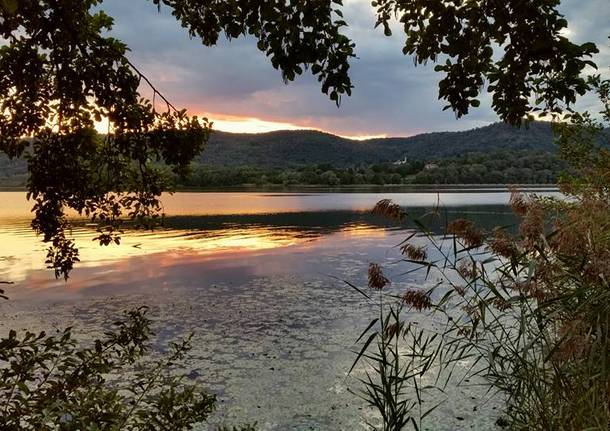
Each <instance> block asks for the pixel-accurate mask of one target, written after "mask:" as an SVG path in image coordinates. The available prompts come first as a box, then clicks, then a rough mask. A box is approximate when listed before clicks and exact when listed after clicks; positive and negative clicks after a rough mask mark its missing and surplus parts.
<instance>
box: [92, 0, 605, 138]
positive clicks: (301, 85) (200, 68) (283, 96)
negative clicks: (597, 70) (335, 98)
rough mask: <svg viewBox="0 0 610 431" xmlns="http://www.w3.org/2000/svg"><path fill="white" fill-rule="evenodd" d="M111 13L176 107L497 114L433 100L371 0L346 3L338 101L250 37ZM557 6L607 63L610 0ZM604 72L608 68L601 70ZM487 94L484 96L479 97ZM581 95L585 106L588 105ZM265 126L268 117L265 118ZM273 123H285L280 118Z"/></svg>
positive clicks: (134, 8)
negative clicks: (345, 58)
mask: <svg viewBox="0 0 610 431" xmlns="http://www.w3.org/2000/svg"><path fill="white" fill-rule="evenodd" d="M102 7H103V9H104V10H106V11H107V12H108V13H109V14H110V15H111V16H113V17H114V18H115V29H114V30H113V34H114V35H116V36H117V37H118V38H120V39H121V40H123V41H125V42H126V43H127V44H128V45H129V46H130V48H131V49H132V52H131V53H130V57H131V59H132V60H133V61H134V63H136V64H137V65H138V66H139V67H140V68H141V69H142V71H143V72H144V73H146V74H147V75H148V76H149V77H150V78H151V79H152V80H153V81H154V82H155V84H156V85H157V86H158V88H159V89H160V90H161V91H162V92H163V93H164V94H165V95H166V96H168V97H169V98H170V99H171V100H172V101H173V102H175V104H176V105H179V106H184V107H187V108H189V109H190V110H191V111H193V112H195V113H209V114H210V115H211V116H212V119H213V115H214V114H216V115H218V116H219V117H222V118H226V117H227V116H231V117H247V118H257V119H259V120H261V121H263V122H264V121H267V122H271V123H273V122H278V123H285V124H290V125H296V126H302V127H315V128H320V129H323V130H327V131H331V132H334V133H338V134H342V135H393V136H397V135H410V134H414V133H420V132H426V131H437V130H464V129H469V128H472V127H477V126H482V125H485V124H489V123H491V122H494V121H496V120H497V117H496V116H495V114H494V113H493V112H492V111H491V109H490V107H489V103H487V104H486V103H483V104H482V107H481V108H480V109H478V110H474V111H473V112H472V113H471V114H470V115H468V116H467V117H465V118H463V119H460V120H456V119H455V116H454V115H453V113H452V112H451V111H442V108H443V106H444V103H443V102H442V101H438V100H437V94H438V90H437V84H438V79H439V78H440V75H438V74H436V73H435V72H434V71H433V70H432V68H433V67H432V65H428V66H418V67H415V66H414V65H413V61H412V60H411V59H410V58H408V57H405V56H404V55H403V54H402V51H401V50H402V45H403V43H404V35H402V34H401V31H400V29H398V31H396V32H395V36H392V37H389V38H388V37H385V36H384V35H383V34H382V32H381V31H379V29H377V30H375V29H374V28H373V27H374V22H375V16H374V11H373V10H372V8H371V6H370V1H369V0H347V1H346V2H345V9H344V13H345V16H346V20H347V21H348V23H349V24H350V27H349V29H348V33H349V36H350V37H351V38H352V39H353V40H354V41H355V42H356V50H357V55H358V58H357V59H354V61H353V62H352V69H351V77H352V80H353V82H354V85H355V87H356V88H355V89H354V94H353V96H352V97H351V98H344V99H343V103H342V105H341V108H339V109H338V108H337V107H336V106H335V105H334V104H333V103H332V102H331V101H330V100H329V99H328V97H327V96H325V95H323V94H322V93H321V92H320V87H319V83H318V82H317V81H316V80H315V79H314V78H313V77H311V76H310V75H308V74H307V72H306V74H305V75H304V76H302V77H300V78H298V79H297V80H296V81H295V82H292V83H290V84H288V85H285V84H284V83H283V82H282V80H281V77H280V74H279V72H278V71H277V70H275V69H273V67H272V66H271V65H270V62H269V61H268V60H267V59H266V58H265V56H264V54H263V53H261V52H260V51H259V50H258V49H257V48H256V45H255V42H254V41H253V40H252V39H250V38H240V39H237V40H232V41H227V40H220V41H219V43H218V45H217V46H215V47H212V48H207V47H204V46H202V44H201V42H200V41H198V40H193V39H190V38H189V37H188V33H187V31H186V30H185V29H184V28H182V27H181V26H180V25H179V23H178V22H177V21H176V20H175V19H174V18H173V17H172V16H171V15H170V13H169V10H168V9H167V8H162V9H161V12H160V13H159V12H157V9H156V7H155V6H154V5H152V3H151V2H149V1H144V0H139V1H136V0H131V1H125V0H106V1H105V2H104V3H103V5H102ZM561 10H562V11H563V13H565V15H566V16H567V18H568V21H569V22H570V31H571V33H572V34H571V35H570V37H573V38H574V39H575V40H576V41H579V42H585V41H589V40H591V41H594V42H596V43H598V44H599V45H601V46H600V47H601V48H602V53H601V54H600V55H599V56H598V58H596V60H597V61H598V63H599V64H604V65H609V64H610V49H608V48H607V45H608V43H607V42H608V40H607V39H606V38H607V36H608V35H610V19H609V18H610V12H609V11H608V8H607V0H587V1H583V0H566V1H564V2H563V3H562V6H561ZM605 71H606V69H604V73H605ZM485 100H488V98H487V97H486V98H484V102H485ZM592 103H593V101H592V99H586V100H585V101H584V102H583V104H584V105H586V106H588V105H590V104H592ZM266 124H267V125H269V123H266ZM278 127H281V125H279V126H278Z"/></svg>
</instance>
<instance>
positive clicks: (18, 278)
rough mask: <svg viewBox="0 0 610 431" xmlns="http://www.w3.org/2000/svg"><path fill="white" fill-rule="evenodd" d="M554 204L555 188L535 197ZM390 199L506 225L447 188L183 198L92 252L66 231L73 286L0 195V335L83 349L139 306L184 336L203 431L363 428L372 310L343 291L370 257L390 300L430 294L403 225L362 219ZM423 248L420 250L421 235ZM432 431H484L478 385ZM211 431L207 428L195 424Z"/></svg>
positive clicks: (358, 278) (87, 237)
mask: <svg viewBox="0 0 610 431" xmlns="http://www.w3.org/2000/svg"><path fill="white" fill-rule="evenodd" d="M543 194H556V193H548V192H546V193H543ZM383 198H391V199H393V200H394V201H396V202H397V203H399V204H401V205H403V206H404V207H405V208H407V210H408V211H410V212H412V213H413V214H415V215H423V214H425V213H426V212H427V211H428V210H429V209H430V208H432V207H438V208H439V214H440V217H439V219H437V220H436V221H435V220H433V219H431V221H430V223H431V227H432V228H433V229H436V230H437V231H438V233H441V231H442V226H443V225H444V222H445V219H452V218H458V217H459V218H470V219H472V220H475V221H477V222H479V223H481V224H483V225H484V226H487V227H493V226H498V225H502V226H506V225H510V224H514V219H513V217H512V215H511V214H510V211H509V209H508V208H507V206H506V204H507V202H508V199H509V193H508V192H507V191H491V190H487V191H481V190H478V191H475V192H473V191H472V190H459V189H456V190H452V191H443V192H442V193H440V194H439V193H434V192H421V193H417V192H409V193H391V192H389V193H290V194H289V193H254V192H252V193H241V192H236V193H177V194H175V195H173V196H165V197H164V198H163V203H164V209H165V213H166V215H167V219H166V223H165V226H164V228H163V229H158V230H155V231H153V232H149V231H138V232H126V233H125V235H124V236H123V242H122V244H121V245H120V246H110V247H100V246H99V245H96V244H95V243H93V242H92V241H91V239H92V238H93V236H94V232H93V231H92V230H91V229H90V228H88V227H87V226H86V224H79V225H78V226H77V227H76V228H75V229H74V231H73V236H74V237H75V238H76V240H77V245H78V246H79V248H80V251H81V262H80V263H79V264H78V265H77V267H76V269H75V270H74V271H73V273H72V274H71V277H70V279H69V280H68V281H67V282H64V281H63V280H55V279H54V277H53V273H52V272H51V271H49V270H46V269H44V256H45V249H46V247H45V245H44V244H41V243H40V241H39V240H38V239H37V238H36V236H35V235H34V234H33V233H32V231H31V229H30V228H29V219H30V217H31V215H30V214H29V208H30V206H31V204H30V203H28V202H27V201H26V200H25V194H24V193H21V192H0V280H6V281H12V282H14V284H13V285H10V286H9V287H8V288H7V289H6V291H7V293H8V295H9V297H10V298H11V299H10V300H9V301H5V302H3V303H1V304H0V330H1V331H2V332H3V333H6V332H7V331H8V328H28V329H42V328H44V329H49V327H55V328H63V327H66V326H71V325H73V326H74V327H75V328H76V329H75V330H76V331H77V333H78V334H79V336H82V337H83V338H85V339H88V338H92V337H93V336H96V335H98V334H100V333H101V332H103V329H104V328H105V327H106V325H107V324H108V322H112V321H114V320H116V317H117V316H118V315H120V313H121V312H122V311H123V310H126V309H129V308H132V307H137V306H139V305H143V304H146V305H148V306H150V307H151V311H150V315H151V317H152V318H153V319H154V321H155V329H156V331H157V333H158V335H159V337H158V346H160V348H161V346H163V345H165V344H167V342H168V341H170V340H172V339H175V338H176V337H179V336H180V335H182V334H184V333H187V332H190V331H194V333H195V338H194V343H193V345H194V349H193V352H192V355H191V358H190V359H189V360H188V362H187V363H186V364H185V366H186V370H187V371H188V372H189V373H190V375H191V377H192V378H193V379H197V380H200V381H201V382H203V384H204V385H205V386H206V387H207V388H208V390H209V391H210V392H213V393H215V394H217V395H218V397H219V409H218V412H217V413H216V414H215V415H214V417H213V419H212V421H211V422H212V423H213V424H221V423H232V424H236V423H241V422H245V421H249V422H255V421H256V422H258V425H259V428H260V429H261V430H286V429H297V430H310V429H315V430H337V429H341V430H342V429H346V430H351V429H365V427H364V418H365V417H367V415H369V412H368V411H367V409H366V408H364V406H363V405H362V403H361V402H360V401H358V400H357V398H355V397H354V395H352V394H350V393H349V392H348V390H349V389H350V388H351V389H354V390H357V388H358V385H357V382H356V381H355V379H354V378H353V377H349V376H347V375H346V373H347V371H348V370H349V367H350V365H351V362H352V361H353V359H354V353H353V349H354V345H353V343H354V341H355V339H356V338H357V336H358V335H359V334H360V332H361V331H362V329H364V326H366V323H367V322H368V321H369V320H370V319H371V316H373V313H374V310H373V309H371V307H370V305H368V304H366V303H364V302H363V301H362V297H361V296H359V295H358V294H357V293H356V292H355V291H354V290H352V289H351V288H349V287H348V286H347V285H346V284H345V283H343V282H342V281H340V280H349V281H351V282H353V283H355V284H359V285H361V286H365V285H366V281H365V277H366V270H367V266H368V263H369V262H378V263H381V264H382V265H384V266H385V267H386V268H387V274H388V275H389V276H390V278H391V279H392V280H393V281H394V283H393V288H394V289H397V290H400V289H404V288H405V287H406V286H409V285H421V284H422V283H424V280H423V279H422V275H419V274H417V273H411V274H409V275H400V274H404V273H405V272H407V271H408V270H409V269H411V267H410V266H409V264H405V263H404V262H403V263H401V264H398V263H397V258H398V257H399V253H398V251H397V248H396V247H395V246H396V245H397V244H398V243H400V241H401V240H402V239H404V238H405V236H406V235H408V234H409V233H410V232H411V230H410V227H409V226H395V225H392V224H390V223H388V222H387V221H385V220H383V219H380V218H378V217H375V216H372V215H371V214H370V209H371V208H372V207H373V206H374V204H375V203H376V202H377V201H379V200H380V199H383ZM416 241H420V242H421V243H422V244H424V243H425V241H424V239H421V238H420V239H417V240H416ZM447 398H448V399H447V402H446V403H444V404H443V405H442V406H441V407H440V408H439V409H438V410H437V411H435V416H434V418H433V419H432V422H431V425H429V428H428V429H435V430H441V429H442V430H458V429H481V430H483V429H492V428H493V426H492V424H493V422H494V421H495V417H494V415H493V414H480V413H479V412H480V411H481V406H483V405H485V406H486V407H487V409H488V410H489V411H492V410H491V409H495V408H496V406H493V407H490V405H491V404H490V403H489V402H488V400H487V399H486V398H485V397H481V396H479V393H478V392H477V389H475V388H470V387H460V388H456V389H455V393H451V394H448V395H447ZM203 429H206V428H203Z"/></svg>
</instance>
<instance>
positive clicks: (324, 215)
mask: <svg viewBox="0 0 610 431" xmlns="http://www.w3.org/2000/svg"><path fill="white" fill-rule="evenodd" d="M432 211H433V209H430V208H417V209H413V210H412V212H411V215H412V216H413V217H418V218H423V219H424V220H425V221H426V224H427V225H428V226H430V227H431V229H432V230H433V232H436V233H439V234H441V233H442V232H443V230H444V226H445V225H446V223H447V221H448V220H451V219H453V218H461V217H467V218H470V219H475V220H476V221H477V222H478V223H481V224H483V225H487V226H489V227H492V226H497V225H510V224H513V223H514V219H513V217H512V215H511V214H510V212H509V211H508V210H507V208H506V207H504V206H468V207H453V208H445V209H443V210H440V211H436V212H434V213H432ZM75 225H76V227H75V228H74V230H73V232H72V235H73V237H74V238H75V239H76V241H77V244H78V246H79V248H80V253H81V262H79V263H78V264H77V266H76V269H75V270H74V271H73V272H72V274H71V278H70V280H68V282H67V283H64V282H63V280H59V281H58V280H55V279H54V278H53V275H52V272H51V271H49V270H45V269H44V268H43V262H44V259H45V245H44V244H42V243H41V242H40V241H39V239H38V238H36V236H35V235H34V234H33V233H32V231H31V229H30V227H29V225H28V223H27V221H26V220H24V219H23V218H22V219H21V220H17V221H12V222H8V221H6V220H5V221H4V223H3V224H2V225H1V226H0V244H5V245H8V247H6V248H3V250H2V253H1V255H2V256H3V257H2V258H1V259H0V279H4V280H11V281H14V282H15V283H17V284H16V285H15V286H14V287H13V288H12V289H10V290H12V291H14V295H13V297H15V295H16V296H17V297H23V296H24V295H26V294H27V295H28V296H29V295H32V294H36V295H37V297H39V298H43V296H41V293H40V291H41V290H44V289H49V288H53V289H51V290H50V292H47V293H48V294H51V295H59V296H66V295H69V294H70V293H74V292H75V291H78V290H83V289H90V288H95V289H97V290H99V289H100V288H101V286H102V285H103V286H104V290H105V291H108V292H113V291H116V290H126V289H135V288H147V289H153V288H154V287H155V286H161V285H163V283H170V284H172V285H191V284H193V283H199V284H200V283H202V282H221V281H233V282H235V283H239V282H243V281H245V280H247V279H248V278H251V277H255V276H263V275H276V274H287V273H293V274H294V273H301V274H307V273H311V272H324V273H326V274H332V273H333V270H334V268H333V266H332V265H330V264H328V260H327V259H324V257H323V256H324V255H325V254H326V255H331V256H332V255H338V254H341V253H360V254H365V255H368V256H369V258H370V259H371V260H372V259H374V258H378V257H380V258H382V259H383V258H384V256H385V255H387V253H389V252H390V251H389V250H391V248H392V246H394V245H396V244H397V243H399V242H400V240H401V236H405V235H406V233H405V232H406V231H407V230H408V229H411V228H413V226H409V225H408V224H405V225H402V226H397V225H396V224H394V223H391V222H389V221H387V220H385V219H383V218H380V217H376V216H374V215H372V214H370V213H369V212H368V211H312V212H291V213H277V214H246V215H200V216H175V217H168V218H167V219H166V222H165V226H164V228H163V229H157V230H155V231H128V232H125V234H124V235H123V236H122V244H121V245H120V246H116V245H111V246H108V247H100V246H99V245H98V244H97V243H95V242H93V241H92V239H93V238H94V237H95V236H96V233H95V231H94V230H93V229H92V228H89V227H87V226H86V225H85V224H79V223H75ZM66 288H67V289H66ZM45 298H46V296H45Z"/></svg>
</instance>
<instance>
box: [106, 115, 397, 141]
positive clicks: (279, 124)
mask: <svg viewBox="0 0 610 431" xmlns="http://www.w3.org/2000/svg"><path fill="white" fill-rule="evenodd" d="M197 116H198V117H199V118H204V117H205V118H207V119H208V120H210V121H211V122H212V123H213V127H212V129H213V130H217V131H220V132H228V133H251V134H257V133H269V132H277V131H282V130H315V131H319V132H323V133H329V134H332V135H335V136H339V137H341V138H345V139H351V140H353V141H364V140H367V139H379V138H387V137H388V134H386V133H380V134H362V135H361V134H354V135H351V134H348V133H342V132H337V131H333V130H325V129H323V128H319V127H312V126H309V125H304V124H295V123H291V122H284V121H274V120H264V119H261V118H257V117H248V116H243V117H241V116H234V115H224V114H212V113H203V114H197ZM95 130H97V132H98V133H100V134H106V133H108V132H109V131H110V129H109V123H108V119H107V118H103V119H102V121H99V122H96V123H95Z"/></svg>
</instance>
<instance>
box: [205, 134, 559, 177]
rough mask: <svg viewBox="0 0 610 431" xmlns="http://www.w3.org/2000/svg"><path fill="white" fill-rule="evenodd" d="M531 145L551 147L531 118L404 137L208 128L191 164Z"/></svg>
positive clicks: (416, 155) (440, 154) (369, 158)
mask: <svg viewBox="0 0 610 431" xmlns="http://www.w3.org/2000/svg"><path fill="white" fill-rule="evenodd" d="M522 150H536V151H544V152H554V151H555V146H554V144H553V137H552V132H551V127H550V125H549V124H548V123H533V124H531V125H530V127H529V128H528V129H525V128H521V129H519V128H515V127H511V126H508V125H506V124H504V123H495V124H492V125H489V126H486V127H481V128H477V129H473V130H468V131H464V132H441V133H426V134H422V135H416V136H412V137H407V138H380V139H370V140H365V141H354V140H350V139H345V138H341V137H339V136H335V135H332V134H329V133H324V132H319V131H314V130H296V131H278V132H270V133H261V134H245V133H239V134H237V133H227V132H220V131H217V132H214V133H213V134H212V137H211V139H210V142H209V144H208V146H207V148H206V149H205V151H204V152H203V153H202V154H201V155H200V156H199V157H197V159H196V163H197V164H202V165H214V166H220V167H229V166H244V165H249V166H257V167H266V168H269V167H284V168H285V167H291V166H302V165H314V164H329V165H331V166H334V167H346V166H352V165H359V164H372V163H384V162H394V161H397V160H402V159H404V158H406V159H407V160H422V161H426V160H438V159H445V158H450V157H457V156H460V155H463V154H466V153H474V152H481V153H489V152H498V151H522Z"/></svg>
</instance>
